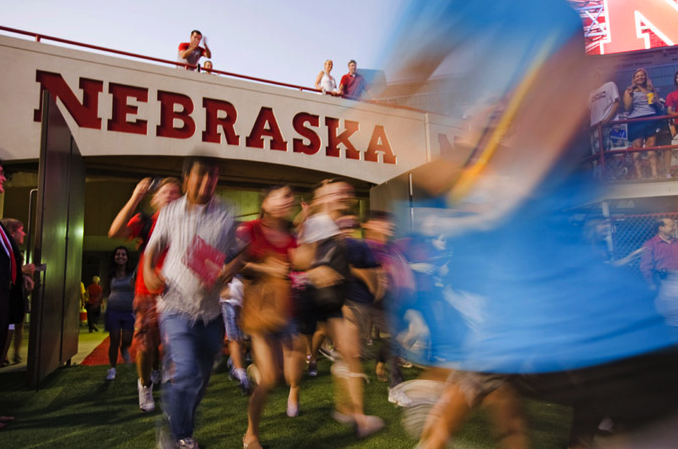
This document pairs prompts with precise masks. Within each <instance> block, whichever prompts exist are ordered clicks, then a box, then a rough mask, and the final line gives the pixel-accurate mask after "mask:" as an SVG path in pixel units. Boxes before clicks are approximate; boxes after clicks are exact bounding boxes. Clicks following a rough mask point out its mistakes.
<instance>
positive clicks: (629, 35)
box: [600, 0, 678, 53]
mask: <svg viewBox="0 0 678 449" xmlns="http://www.w3.org/2000/svg"><path fill="white" fill-rule="evenodd" d="M677 23H678V5H677V4H676V2H675V1H672V0H614V1H610V2H607V26H608V29H609V34H610V38H609V39H610V40H609V42H607V43H601V44H600V52H601V53H616V52H624V51H633V50H644V49H646V48H650V37H649V35H648V33H643V32H642V31H641V25H645V26H647V27H648V28H649V29H650V30H652V32H653V33H654V34H656V35H657V36H658V37H659V38H660V39H662V40H663V41H664V42H665V43H666V44H667V45H674V44H676V43H678V27H677V26H676V24H677Z"/></svg>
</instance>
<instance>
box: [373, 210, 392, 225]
mask: <svg viewBox="0 0 678 449" xmlns="http://www.w3.org/2000/svg"><path fill="white" fill-rule="evenodd" d="M370 220H380V221H391V222H392V221H393V214H392V213H390V212H386V211H385V210H371V211H370V213H369V214H368V215H367V221H370Z"/></svg>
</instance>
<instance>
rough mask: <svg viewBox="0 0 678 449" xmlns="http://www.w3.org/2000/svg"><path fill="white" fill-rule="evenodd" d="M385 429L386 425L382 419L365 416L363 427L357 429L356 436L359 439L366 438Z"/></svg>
mask: <svg viewBox="0 0 678 449" xmlns="http://www.w3.org/2000/svg"><path fill="white" fill-rule="evenodd" d="M384 427H386V424H385V423H384V420H383V419H381V418H380V417H378V416H373V415H365V416H364V418H363V423H362V425H359V426H357V427H356V434H357V436H358V438H366V437H368V436H370V435H372V434H374V433H377V432H379V431H380V430H381V429H383V428H384Z"/></svg>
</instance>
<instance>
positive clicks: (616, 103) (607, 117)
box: [602, 100, 619, 125]
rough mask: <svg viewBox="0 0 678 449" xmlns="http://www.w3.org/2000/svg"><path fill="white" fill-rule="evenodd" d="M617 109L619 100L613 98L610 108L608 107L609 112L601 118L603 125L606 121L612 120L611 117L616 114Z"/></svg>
mask: <svg viewBox="0 0 678 449" xmlns="http://www.w3.org/2000/svg"><path fill="white" fill-rule="evenodd" d="M618 110H619V100H615V101H614V104H613V105H612V108H610V112H608V114H607V115H606V116H605V118H603V122H602V123H603V125H607V123H608V122H609V121H610V120H612V117H614V116H615V115H616V114H617V111H618Z"/></svg>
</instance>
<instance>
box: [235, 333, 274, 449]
mask: <svg viewBox="0 0 678 449" xmlns="http://www.w3.org/2000/svg"><path fill="white" fill-rule="evenodd" d="M250 339H251V343H252V354H253V356H254V363H255V364H256V366H257V368H258V369H259V375H260V377H259V384H258V385H257V386H256V388H255V389H254V391H253V392H252V396H250V402H249V406H248V408H247V432H246V433H245V436H244V437H243V443H245V444H252V443H255V442H258V441H259V423H260V422H261V414H262V412H263V410H264V405H265V403H266V398H267V397H268V393H269V391H271V390H272V389H273V388H274V387H275V384H276V383H277V381H278V366H277V363H276V359H277V356H276V350H277V349H276V348H275V347H274V345H275V342H274V341H273V340H272V339H271V338H269V337H267V336H264V335H261V334H252V335H250Z"/></svg>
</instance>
